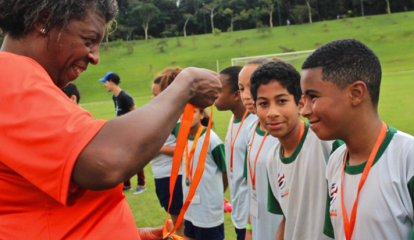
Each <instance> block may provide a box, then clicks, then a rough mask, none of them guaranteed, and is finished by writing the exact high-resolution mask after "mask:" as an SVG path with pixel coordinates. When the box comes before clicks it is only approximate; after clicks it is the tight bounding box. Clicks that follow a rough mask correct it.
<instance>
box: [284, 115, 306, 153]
mask: <svg viewBox="0 0 414 240" xmlns="http://www.w3.org/2000/svg"><path fill="white" fill-rule="evenodd" d="M304 133H305V122H304V121H302V126H301V127H300V133H299V141H298V144H299V143H300V141H301V140H302V137H303V134H304ZM284 154H285V150H284V149H283V147H282V156H284Z"/></svg>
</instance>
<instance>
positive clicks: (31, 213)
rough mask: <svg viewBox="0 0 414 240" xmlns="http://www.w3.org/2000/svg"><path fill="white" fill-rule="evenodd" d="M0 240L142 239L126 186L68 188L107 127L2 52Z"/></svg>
mask: <svg viewBox="0 0 414 240" xmlns="http://www.w3.org/2000/svg"><path fill="white" fill-rule="evenodd" d="M0 86H1V87H0V96H1V100H0V239H42V240H43V239H140V237H139V234H138V230H137V227H136V225H135V222H134V218H133V216H132V213H131V210H130V208H129V206H128V204H127V202H126V200H125V195H124V194H123V193H122V185H119V186H118V187H116V188H114V189H110V190H105V191H89V190H86V189H83V188H81V187H78V186H76V185H75V184H74V183H73V182H71V181H70V178H71V173H72V169H73V166H74V164H75V162H76V159H77V158H78V156H79V154H80V153H81V151H82V150H83V149H84V147H85V146H86V145H87V144H88V143H89V141H90V140H91V139H92V138H93V137H94V136H95V134H96V133H97V132H98V131H99V130H100V129H101V127H102V126H103V125H104V124H105V121H103V120H95V119H94V118H93V117H92V116H91V115H90V113H89V112H87V111H85V110H82V109H80V108H78V107H77V106H75V105H74V104H73V103H72V102H70V100H69V99H68V98H67V97H66V95H65V94H64V93H63V92H62V91H61V90H60V89H59V88H58V87H57V86H56V85H55V84H54V83H53V82H52V80H51V78H50V77H49V75H48V74H47V72H46V71H45V70H44V69H43V68H42V67H41V66H40V65H39V64H38V63H37V62H35V61H34V60H32V59H30V58H27V57H23V56H19V55H15V54H11V53H6V52H0Z"/></svg>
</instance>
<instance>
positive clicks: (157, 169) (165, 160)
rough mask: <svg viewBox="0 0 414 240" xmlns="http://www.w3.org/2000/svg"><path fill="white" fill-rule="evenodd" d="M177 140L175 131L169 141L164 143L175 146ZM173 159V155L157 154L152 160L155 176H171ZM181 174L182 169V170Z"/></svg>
mask: <svg viewBox="0 0 414 240" xmlns="http://www.w3.org/2000/svg"><path fill="white" fill-rule="evenodd" d="M176 142H177V138H176V137H175V135H174V134H173V133H171V134H170V135H169V136H168V138H167V141H166V142H165V144H164V145H167V146H175V143H176ZM172 160H173V157H172V156H169V155H166V154H162V153H159V154H158V155H157V156H155V158H154V159H152V160H151V162H150V163H151V166H152V173H153V174H154V178H156V179H157V178H165V177H170V176H171V168H172ZM180 174H181V171H180Z"/></svg>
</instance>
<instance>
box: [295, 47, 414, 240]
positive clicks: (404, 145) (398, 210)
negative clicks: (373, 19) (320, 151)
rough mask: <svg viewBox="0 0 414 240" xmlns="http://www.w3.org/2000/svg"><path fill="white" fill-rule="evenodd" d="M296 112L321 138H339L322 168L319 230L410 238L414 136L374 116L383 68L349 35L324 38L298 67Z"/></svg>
mask: <svg viewBox="0 0 414 240" xmlns="http://www.w3.org/2000/svg"><path fill="white" fill-rule="evenodd" d="M302 69H303V76H302V79H301V85H302V90H303V92H304V93H305V96H306V105H305V107H304V109H303V112H302V115H303V116H305V117H307V118H308V119H309V122H310V124H311V129H312V130H313V131H314V132H315V133H316V134H317V135H318V137H319V138H320V139H326V140H327V139H337V138H338V139H342V140H344V142H345V145H344V146H342V147H341V148H339V149H338V150H337V151H336V152H335V153H334V154H332V156H331V158H330V161H329V164H328V167H327V171H326V178H327V181H328V187H329V188H328V201H327V203H326V205H327V206H326V222H325V226H324V233H325V234H326V235H327V236H329V237H332V238H335V239H344V240H345V239H347V240H349V239H376V240H381V239H384V240H385V239H410V235H411V239H414V236H413V235H412V231H413V218H414V217H413V192H414V186H413V175H414V158H413V146H414V138H413V137H412V136H410V135H408V134H405V133H403V132H400V131H397V130H395V129H394V128H392V127H390V126H387V125H386V124H385V123H383V122H382V120H381V119H380V117H379V115H378V101H379V89H380V83H381V65H380V61H379V59H378V57H377V56H376V55H375V53H374V52H372V50H371V49H369V48H368V47H367V46H365V45H364V44H363V43H361V42H359V41H357V40H355V39H343V40H338V41H334V42H331V43H328V44H326V45H324V46H322V47H320V48H319V49H317V50H316V51H315V52H314V53H312V54H311V55H310V56H309V57H308V59H307V60H306V61H305V62H304V63H303V65H302Z"/></svg>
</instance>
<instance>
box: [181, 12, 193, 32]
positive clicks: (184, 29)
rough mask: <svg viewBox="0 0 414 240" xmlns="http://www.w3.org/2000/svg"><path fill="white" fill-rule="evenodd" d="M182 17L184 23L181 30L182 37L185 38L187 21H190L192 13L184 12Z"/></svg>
mask: <svg viewBox="0 0 414 240" xmlns="http://www.w3.org/2000/svg"><path fill="white" fill-rule="evenodd" d="M184 18H185V23H184V27H183V32H184V38H187V31H186V28H187V23H188V21H190V19H192V18H194V15H193V14H191V13H184Z"/></svg>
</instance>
